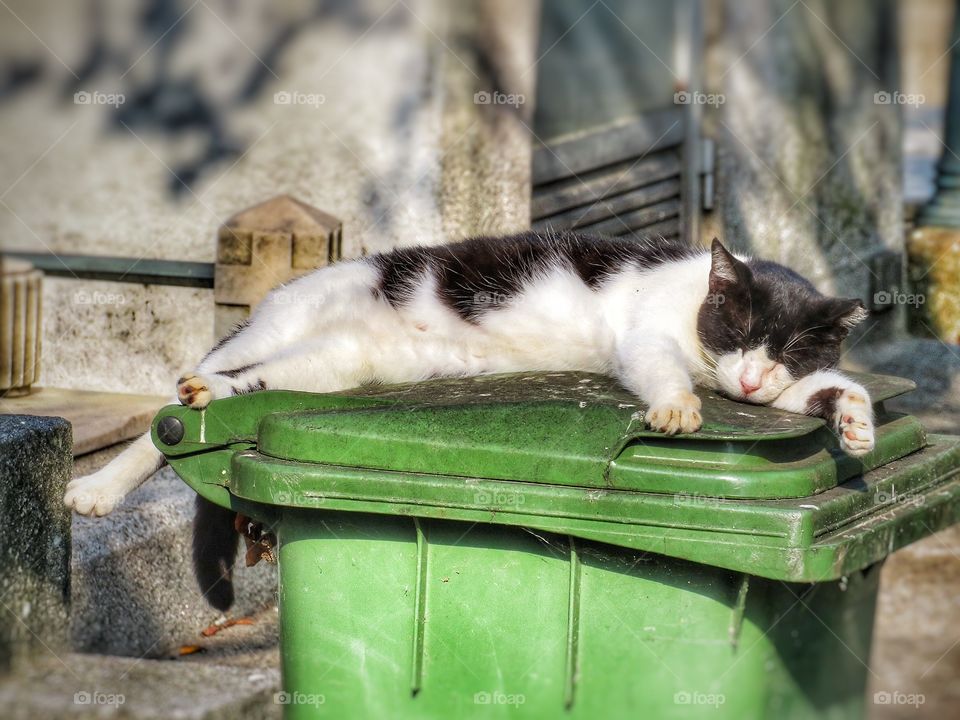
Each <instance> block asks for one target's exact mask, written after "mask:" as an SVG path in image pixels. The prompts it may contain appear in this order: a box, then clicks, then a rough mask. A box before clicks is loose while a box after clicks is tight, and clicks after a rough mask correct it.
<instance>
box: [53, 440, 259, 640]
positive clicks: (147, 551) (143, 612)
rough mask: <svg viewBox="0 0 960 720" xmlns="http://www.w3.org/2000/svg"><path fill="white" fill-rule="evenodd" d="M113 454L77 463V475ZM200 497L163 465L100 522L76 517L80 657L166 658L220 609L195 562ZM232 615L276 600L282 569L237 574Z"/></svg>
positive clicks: (74, 634)
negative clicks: (203, 587) (206, 594)
mask: <svg viewBox="0 0 960 720" xmlns="http://www.w3.org/2000/svg"><path fill="white" fill-rule="evenodd" d="M115 452H116V449H114V450H113V451H112V452H110V453H105V454H101V457H98V458H94V459H92V460H85V461H84V462H78V464H77V469H76V474H83V473H85V472H90V471H91V470H92V469H94V468H95V467H98V466H100V465H102V464H103V463H104V462H105V461H106V458H107V457H108V456H109V455H112V454H115ZM194 497H195V493H194V492H193V491H192V490H191V489H190V488H188V487H187V486H186V484H184V482H183V481H182V480H180V478H179V477H177V475H176V474H175V473H174V472H173V470H171V469H170V468H169V467H165V468H163V469H161V470H160V471H159V472H157V473H156V474H155V475H154V476H153V477H152V478H151V479H150V480H148V481H147V482H146V483H144V484H143V485H142V486H141V487H140V488H138V489H137V490H135V491H134V492H133V493H131V494H130V495H129V496H128V497H127V498H126V499H125V500H124V502H123V503H121V505H120V506H119V507H117V509H116V510H114V511H113V512H112V513H111V514H109V515H107V516H105V517H102V518H85V517H80V516H76V515H75V516H74V518H73V528H72V530H73V553H72V563H71V565H72V575H73V577H72V588H71V613H70V615H71V621H70V634H71V642H72V648H73V649H74V650H75V651H78V652H90V653H106V654H109V655H126V656H130V657H143V656H146V657H164V656H166V655H167V654H169V653H170V652H171V650H172V649H174V648H176V647H177V646H179V645H180V644H183V643H184V638H185V637H189V636H190V635H191V633H194V632H195V631H196V629H197V628H202V627H204V626H206V625H208V624H210V623H211V622H213V621H214V620H215V619H216V618H217V617H218V616H219V614H220V613H219V612H218V611H216V610H214V609H213V608H211V607H210V606H209V605H208V604H207V603H206V601H205V600H204V599H203V597H202V596H201V594H200V591H199V589H198V587H197V583H196V580H195V579H194V576H193V568H192V561H191V549H190V543H191V532H192V531H191V522H192V518H193V504H194ZM234 581H235V590H236V598H237V599H236V603H235V605H234V607H233V608H232V609H231V615H233V616H242V615H249V614H251V613H254V612H257V611H259V610H260V609H262V608H264V607H266V606H268V605H270V604H272V603H273V602H274V601H275V598H276V590H277V575H276V567H275V566H272V565H268V564H266V563H260V564H259V565H257V566H256V567H253V568H246V567H243V558H242V556H241V557H239V558H238V565H237V569H236V572H235V574H234Z"/></svg>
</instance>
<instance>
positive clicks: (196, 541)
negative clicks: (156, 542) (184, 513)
mask: <svg viewBox="0 0 960 720" xmlns="http://www.w3.org/2000/svg"><path fill="white" fill-rule="evenodd" d="M236 515H237V513H236V512H235V511H233V510H227V509H226V508H222V507H220V506H219V505H215V504H214V503H212V502H210V501H209V500H207V499H206V498H203V497H201V496H200V495H197V503H196V510H195V512H194V515H193V572H194V575H196V578H197V582H198V583H199V584H200V592H202V593H203V597H204V598H206V600H207V602H208V603H210V604H211V605H212V606H213V607H215V608H216V609H217V610H220V611H226V610H228V609H230V606H231V605H233V564H234V561H235V560H236V557H237V544H238V541H239V539H240V536H239V535H237V531H236V530H235V529H234V519H235V518H236Z"/></svg>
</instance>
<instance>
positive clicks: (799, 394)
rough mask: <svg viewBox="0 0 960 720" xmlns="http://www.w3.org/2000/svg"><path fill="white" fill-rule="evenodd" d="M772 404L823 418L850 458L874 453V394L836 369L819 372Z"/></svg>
mask: <svg viewBox="0 0 960 720" xmlns="http://www.w3.org/2000/svg"><path fill="white" fill-rule="evenodd" d="M770 405H771V406H772V407H775V408H779V409H781V410H788V411H790V412H795V413H801V414H803V415H813V416H815V417H822V418H823V419H824V420H826V421H827V422H828V423H830V426H831V427H832V428H833V429H834V430H835V431H836V433H837V436H838V438H839V440H840V447H842V448H843V450H844V451H845V452H846V453H847V454H849V455H853V456H859V455H865V454H866V453H868V452H870V451H871V450H873V447H874V442H875V441H874V425H873V403H872V402H871V401H870V395H869V394H868V393H867V391H866V390H865V389H864V388H863V387H862V386H861V385H859V384H857V383H855V382H854V381H853V380H851V379H850V378H848V377H846V376H845V375H843V374H842V373H839V372H837V371H836V370H818V371H817V372H814V373H811V374H809V375H807V376H806V377H802V378H800V379H799V380H798V381H797V382H795V383H794V384H793V385H791V386H790V387H788V388H787V389H786V390H784V391H783V392H782V393H781V394H780V397H778V398H777V399H776V400H774V401H773V402H772V403H770Z"/></svg>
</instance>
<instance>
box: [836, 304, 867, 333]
mask: <svg viewBox="0 0 960 720" xmlns="http://www.w3.org/2000/svg"><path fill="white" fill-rule="evenodd" d="M826 315H827V319H828V320H829V321H830V322H831V323H833V325H834V326H835V327H836V328H838V329H839V330H840V331H842V334H843V336H844V337H846V335H847V333H848V332H850V330H851V329H852V328H854V327H856V326H857V325H859V324H860V323H862V322H863V321H864V320H866V319H867V317H868V316H869V315H870V313H869V312H867V308H866V307H864V305H863V302H861V301H860V300H859V299H857V298H830V300H829V301H828V302H827V308H826Z"/></svg>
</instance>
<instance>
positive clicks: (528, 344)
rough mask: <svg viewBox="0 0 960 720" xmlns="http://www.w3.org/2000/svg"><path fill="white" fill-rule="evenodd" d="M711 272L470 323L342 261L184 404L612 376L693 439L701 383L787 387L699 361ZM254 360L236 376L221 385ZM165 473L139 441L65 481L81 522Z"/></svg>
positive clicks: (545, 293)
mask: <svg viewBox="0 0 960 720" xmlns="http://www.w3.org/2000/svg"><path fill="white" fill-rule="evenodd" d="M710 263H711V259H710V255H709V254H703V255H699V256H696V257H692V258H689V259H686V260H681V261H674V262H668V263H664V264H662V265H660V266H658V267H656V268H653V269H650V270H638V269H636V268H634V267H630V266H628V267H626V268H625V269H624V270H622V271H621V272H618V273H616V274H615V275H613V276H611V277H610V278H609V279H608V280H607V281H605V282H604V283H603V284H602V285H601V286H600V288H598V289H597V290H592V289H590V288H589V287H588V286H587V285H585V284H584V283H583V282H582V280H581V279H580V278H579V277H578V276H577V275H576V274H575V273H574V272H573V271H571V270H570V269H568V268H566V267H563V266H554V267H552V268H551V269H548V270H545V271H543V272H542V273H541V274H540V275H539V276H538V277H536V278H534V279H533V280H532V281H531V282H529V283H526V285H525V289H524V290H523V291H522V292H521V293H520V294H519V295H517V296H515V297H512V298H509V299H508V298H504V297H497V296H496V295H495V294H490V293H486V294H484V295H483V296H481V297H480V298H479V299H480V300H482V301H483V302H489V303H491V304H497V305H499V307H497V308H495V309H494V311H492V312H488V313H484V314H483V315H481V316H480V318H479V320H478V321H477V322H475V323H470V322H465V321H464V320H463V319H462V318H461V317H460V316H459V315H457V313H455V312H454V311H453V310H451V309H450V308H449V307H447V306H446V305H444V304H443V303H441V302H439V301H438V299H437V294H436V288H435V286H434V280H433V276H432V275H430V274H426V275H424V277H423V278H422V281H421V282H420V283H418V284H417V285H416V289H415V290H413V291H412V294H411V296H410V297H409V298H407V300H408V301H407V302H406V303H405V304H403V305H402V306H401V307H399V308H395V307H393V306H392V305H390V304H389V303H388V302H387V301H386V300H384V299H382V298H380V297H378V296H377V294H376V293H375V292H374V290H375V288H376V287H377V284H378V281H379V273H378V271H377V269H376V268H375V266H374V265H373V264H372V263H370V262H369V261H365V260H355V261H350V262H342V263H339V264H337V265H334V266H331V267H328V268H323V269H320V270H317V271H315V272H313V273H311V274H309V275H306V276H304V277H302V278H299V279H298V280H296V281H294V282H291V283H289V284H288V285H286V286H283V287H280V288H278V289H276V290H274V291H273V292H272V293H271V294H270V295H269V296H268V297H267V298H266V299H265V300H264V301H263V302H262V303H261V304H260V305H259V306H258V307H257V309H256V311H255V312H254V313H253V315H252V317H251V321H250V324H249V326H248V327H246V328H245V329H244V330H243V331H242V332H240V333H239V334H237V335H235V336H234V337H233V338H231V339H230V340H228V341H227V342H226V343H225V344H224V345H223V346H222V347H220V348H218V349H217V350H215V351H213V352H211V353H210V354H209V355H208V356H207V357H206V358H204V360H203V361H202V362H201V363H200V365H199V366H198V367H197V369H196V371H195V373H194V374H192V375H195V377H191V378H190V379H189V380H188V381H187V384H186V385H183V384H182V385H181V387H180V388H179V392H180V397H181V400H182V401H183V402H185V403H187V404H190V405H191V406H194V407H203V406H205V405H206V404H207V403H209V402H210V401H211V400H212V399H216V398H218V397H225V396H228V395H230V394H232V392H233V390H232V388H239V389H241V390H242V389H244V388H246V387H247V385H248V384H252V385H256V383H258V382H259V381H260V380H263V381H264V382H265V383H266V385H267V387H269V388H283V389H289V390H303V391H311V392H330V391H336V390H343V389H347V388H351V387H356V386H358V385H362V384H364V383H368V382H372V381H381V382H386V383H394V382H405V381H416V380H422V379H425V378H429V377H433V376H464V375H478V374H484V373H494V372H511V371H529V370H587V371H593V372H601V373H609V374H612V375H615V376H616V377H617V378H618V379H619V380H620V381H621V382H622V383H623V384H624V386H625V387H627V388H628V389H629V390H631V391H633V392H634V393H636V394H637V395H639V396H640V397H641V398H642V399H643V400H644V401H646V403H647V404H648V406H649V408H650V409H649V411H648V413H647V421H648V423H650V424H651V426H652V427H654V428H656V429H659V430H663V431H664V432H668V433H674V432H693V431H695V430H697V429H698V428H699V427H700V424H701V418H700V412H699V411H700V401H699V399H698V398H697V397H696V396H695V395H693V393H692V390H693V381H694V380H696V381H697V382H699V383H701V384H708V385H713V384H717V383H719V386H720V389H722V390H724V391H725V392H727V393H728V394H731V395H732V396H734V397H737V395H736V393H737V392H740V378H741V377H747V378H748V379H751V380H758V379H760V380H763V387H762V390H758V391H757V393H756V394H752V395H751V396H750V397H748V398H746V399H748V400H750V401H759V402H767V401H769V400H773V399H774V398H775V397H777V396H778V395H780V393H781V392H783V390H784V388H785V387H786V386H787V385H788V384H789V383H790V382H792V379H791V378H789V374H786V375H784V373H785V370H782V366H779V367H780V368H781V369H780V370H778V369H777V368H776V366H775V364H774V365H773V366H771V364H770V363H771V361H770V360H769V359H768V358H766V356H765V353H763V351H762V350H761V351H758V352H755V353H754V352H753V351H751V353H747V357H739V358H731V357H724V358H713V357H710V356H709V355H708V354H707V353H705V351H704V350H703V348H702V347H701V344H700V341H699V338H698V335H697V314H698V311H699V308H700V305H701V304H702V303H703V301H704V299H705V298H706V295H707V291H708V276H709V271H710ZM253 363H258V364H257V366H256V367H254V368H252V369H250V370H249V371H247V372H243V373H240V374H239V375H238V376H237V377H234V378H226V377H223V376H221V375H217V374H216V373H217V372H220V371H226V370H232V369H236V368H240V367H243V366H246V365H250V364H253ZM200 388H202V389H203V392H194V391H197V390H198V389H200ZM191 393H192V394H191ZM187 397H192V398H193V400H192V401H190V400H188V399H186V398H187ZM868 406H869V405H868ZM788 409H794V408H793V407H791V408H788ZM799 411H801V412H802V411H803V409H802V408H800V409H799ZM871 437H872V436H871ZM161 464H162V456H161V454H160V452H159V451H157V450H156V449H155V448H154V447H153V446H152V444H151V442H150V438H149V436H148V435H147V436H144V437H142V438H140V439H139V440H137V441H136V442H135V443H134V444H133V445H132V446H131V447H130V448H129V449H128V450H126V451H125V452H124V453H123V454H121V455H120V456H118V457H117V458H116V459H115V460H113V462H111V463H110V464H109V465H107V466H106V467H105V468H104V469H102V470H100V471H99V472H97V473H95V474H93V475H90V476H88V477H85V478H80V479H78V480H75V481H74V482H73V483H71V484H70V489H69V491H68V493H67V496H66V498H65V501H66V503H67V505H68V506H72V507H73V508H74V509H75V510H77V512H80V513H84V514H97V515H101V514H104V513H106V512H109V511H110V510H111V509H112V508H113V507H114V506H115V505H116V503H117V502H118V501H119V500H118V499H119V498H122V497H123V495H125V494H126V493H127V492H129V491H130V490H132V489H133V488H135V487H137V486H138V485H139V484H140V483H141V482H142V481H143V480H144V479H146V477H148V476H149V475H150V474H151V473H152V472H154V471H155V470H156V469H157V468H158V467H159V466H160V465H161Z"/></svg>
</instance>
